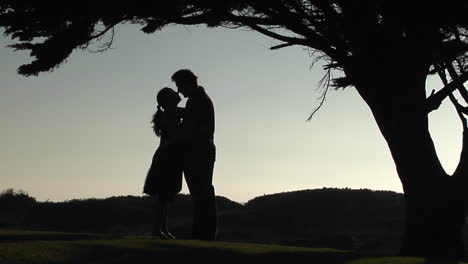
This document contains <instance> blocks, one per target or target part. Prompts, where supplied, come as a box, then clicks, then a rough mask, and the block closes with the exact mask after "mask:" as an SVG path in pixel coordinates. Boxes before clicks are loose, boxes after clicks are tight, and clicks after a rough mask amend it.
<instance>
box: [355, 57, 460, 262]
mask: <svg viewBox="0 0 468 264" xmlns="http://www.w3.org/2000/svg"><path fill="white" fill-rule="evenodd" d="M361 66H363V65H361ZM376 68H377V67H376ZM395 68H397V67H395ZM381 69H382V68H381ZM400 69H401V68H400ZM414 69H415V68H413V70H411V69H409V68H408V71H406V72H405V71H404V70H403V74H402V73H401V72H399V73H397V74H395V73H393V74H388V73H376V72H375V71H370V72H373V73H374V74H370V75H372V76H373V77H371V78H369V77H367V78H358V79H360V80H366V81H365V82H361V83H357V84H356V85H355V86H356V88H357V90H358V92H359V93H360V95H361V96H362V98H363V99H364V100H365V101H366V103H367V104H368V105H369V107H370V109H371V111H372V113H373V115H374V118H375V120H376V122H377V124H378V126H379V129H380V131H381V133H382V135H383V136H384V138H385V140H386V141H387V144H388V146H389V149H390V152H391V154H392V157H393V160H394V161H395V165H396V169H397V172H398V175H399V177H400V180H401V182H402V185H403V190H404V193H405V204H406V224H405V231H404V235H403V240H402V247H401V254H402V255H404V256H423V257H438V258H458V257H460V256H462V255H463V239H462V229H463V225H464V217H465V208H466V206H465V195H464V194H463V187H464V186H465V184H461V181H459V180H458V179H459V178H464V177H453V176H448V175H447V174H446V172H445V171H444V169H443V167H442V165H441V163H440V161H439V159H438V157H437V153H436V150H435V147H434V143H433V141H432V138H431V136H430V133H429V127H428V114H427V113H426V110H425V107H424V106H425V99H426V95H425V79H426V72H424V71H420V72H419V73H418V71H417V70H414ZM384 72H386V71H384ZM367 74H368V75H367V76H369V70H368V71H367ZM347 75H348V73H347ZM371 83H372V84H373V86H378V89H376V88H377V87H371V85H370V84H371Z"/></svg>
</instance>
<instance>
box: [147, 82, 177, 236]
mask: <svg viewBox="0 0 468 264" xmlns="http://www.w3.org/2000/svg"><path fill="white" fill-rule="evenodd" d="M156 99H157V102H158V110H157V111H156V113H155V114H154V116H153V121H152V123H153V129H154V133H155V134H156V135H157V136H158V137H160V138H161V139H160V143H159V147H158V148H157V150H156V152H155V153H154V156H153V161H152V163H151V167H150V169H149V171H148V174H147V176H146V180H145V185H144V188H143V192H144V193H146V194H149V195H151V196H153V197H154V200H155V201H154V213H155V217H154V222H153V231H152V236H157V237H162V238H174V236H173V235H172V234H171V233H170V232H169V230H168V228H167V219H168V205H169V202H171V201H173V200H174V198H175V197H176V195H177V193H179V192H180V190H181V189H182V168H181V166H180V162H178V159H177V155H178V149H179V148H178V147H177V144H176V142H175V137H176V135H177V133H178V128H179V125H180V122H181V114H182V113H181V111H182V110H183V108H179V107H177V104H178V103H179V102H180V101H181V99H180V97H179V94H178V93H177V92H176V91H174V90H172V89H171V88H168V87H165V88H163V89H161V90H160V91H159V92H158V94H157V98H156Z"/></svg>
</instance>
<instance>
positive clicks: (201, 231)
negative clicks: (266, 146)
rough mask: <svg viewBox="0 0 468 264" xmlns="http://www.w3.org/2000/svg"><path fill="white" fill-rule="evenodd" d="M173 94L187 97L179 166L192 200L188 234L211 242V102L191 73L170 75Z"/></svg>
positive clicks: (213, 211) (213, 222)
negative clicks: (190, 231)
mask: <svg viewBox="0 0 468 264" xmlns="http://www.w3.org/2000/svg"><path fill="white" fill-rule="evenodd" d="M172 81H174V82H175V83H176V86H177V91H178V92H179V93H181V94H182V95H183V96H184V97H187V98H188V100H187V103H186V105H185V111H184V114H183V117H182V125H181V131H182V135H183V138H184V140H183V146H182V148H183V149H182V164H183V170H184V176H185V180H186V182H187V185H188V188H189V191H190V194H191V195H192V201H193V223H192V235H193V238H194V239H202V240H214V239H215V238H216V232H217V215H216V201H215V190H214V186H213V169H214V163H215V159H216V147H215V144H214V131H215V114H214V107H213V102H212V101H211V99H210V97H209V96H208V95H207V94H206V92H205V89H204V88H203V87H201V86H199V85H198V82H197V76H195V74H193V72H192V71H190V70H187V69H182V70H179V71H177V72H176V73H174V74H173V75H172Z"/></svg>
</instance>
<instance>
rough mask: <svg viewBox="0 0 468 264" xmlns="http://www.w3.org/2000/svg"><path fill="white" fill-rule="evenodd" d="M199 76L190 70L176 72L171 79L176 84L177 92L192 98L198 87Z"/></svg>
mask: <svg viewBox="0 0 468 264" xmlns="http://www.w3.org/2000/svg"><path fill="white" fill-rule="evenodd" d="M197 78H198V77H197V76H196V75H195V74H194V73H193V72H192V71H191V70H188V69H182V70H178V71H176V72H175V73H174V74H173V75H172V77H171V79H172V81H173V82H175V83H176V86H177V91H178V92H179V93H181V94H182V95H183V96H184V97H190V95H191V94H192V92H193V91H194V90H195V89H196V88H197V87H198V82H197Z"/></svg>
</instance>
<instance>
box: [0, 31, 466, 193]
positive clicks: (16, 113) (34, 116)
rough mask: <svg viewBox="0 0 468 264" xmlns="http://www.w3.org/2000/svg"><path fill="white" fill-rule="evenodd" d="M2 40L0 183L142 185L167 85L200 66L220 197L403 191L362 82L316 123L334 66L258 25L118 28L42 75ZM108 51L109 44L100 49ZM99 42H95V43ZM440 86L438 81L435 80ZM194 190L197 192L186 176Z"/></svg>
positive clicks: (437, 122) (446, 124) (79, 187)
mask: <svg viewBox="0 0 468 264" xmlns="http://www.w3.org/2000/svg"><path fill="white" fill-rule="evenodd" d="M9 43H11V41H10V40H8V39H6V38H1V39H0V46H1V47H0V58H1V63H0V80H1V84H0V120H1V132H0V149H1V150H0V169H1V170H0V191H1V190H4V189H6V188H14V189H22V190H25V191H26V192H28V193H29V194H30V195H32V196H34V197H36V198H37V199H38V200H39V201H45V200H51V201H64V200H69V199H79V198H105V197H110V196H120V195H142V187H143V182H144V179H145V176H146V172H147V171H148V168H149V165H150V163H151V158H152V155H153V153H154V151H155V149H156V147H157V145H158V143H159V138H157V137H156V136H155V135H154V134H153V132H152V129H151V124H150V121H151V117H152V114H153V113H154V111H155V109H156V100H155V95H156V93H157V91H158V90H159V89H161V88H162V87H164V86H169V87H172V88H175V84H174V83H173V82H171V80H170V77H171V75H172V73H174V72H175V71H177V70H178V69H181V68H189V69H192V71H193V72H195V74H197V75H198V76H199V83H200V85H202V86H204V87H205V89H206V90H207V92H208V94H209V95H210V96H211V98H212V100H213V101H214V104H215V111H216V132H215V143H216V146H217V161H216V164H215V174H214V185H215V188H216V194H217V195H221V196H225V197H227V198H229V199H231V200H234V201H237V202H247V201H248V200H250V199H252V198H254V197H256V196H260V195H263V194H272V193H278V192H286V191H295V190H303V189H314V188H322V187H337V188H345V187H349V188H353V189H357V188H368V189H373V190H392V191H397V192H402V188H401V183H400V181H399V179H398V176H397V173H396V170H395V166H394V163H393V160H392V159H391V156H390V152H389V150H388V147H387V145H386V142H385V141H384V139H383V137H382V135H381V134H380V132H379V130H378V128H377V126H376V124H375V121H374V119H373V117H372V115H371V112H370V111H369V109H368V107H367V105H365V103H364V101H363V100H362V99H361V98H360V97H359V96H358V94H357V92H356V91H355V89H354V88H348V89H346V90H343V91H342V90H339V91H332V92H330V93H329V94H328V97H327V100H326V102H325V104H324V106H323V107H322V109H321V110H320V111H319V112H318V113H317V114H316V115H315V116H314V118H313V119H312V121H310V122H306V119H307V117H308V116H309V114H310V113H311V111H312V110H313V109H314V108H315V107H316V106H317V105H318V100H317V99H318V98H319V96H320V95H321V92H320V90H318V81H319V80H320V79H321V78H322V76H323V75H324V74H325V72H324V71H323V70H322V68H321V66H320V63H318V64H316V65H315V66H314V67H313V68H312V69H310V64H311V62H312V60H313V58H311V57H310V56H309V54H308V52H307V51H306V50H304V49H303V48H301V47H289V48H284V49H280V50H276V51H271V50H269V47H270V46H274V45H276V44H279V43H278V42H276V41H274V40H271V39H269V38H267V37H264V36H261V35H260V34H258V33H255V32H251V31H245V30H244V31H241V30H228V29H224V28H219V29H206V28H205V27H203V26H200V27H182V26H175V27H169V28H166V29H164V30H163V31H161V32H157V33H156V34H151V35H145V34H144V33H142V32H141V31H139V29H138V27H136V26H132V25H121V26H118V27H117V29H116V36H115V42H114V45H113V47H114V49H112V50H110V51H107V52H105V53H97V54H96V53H90V52H89V51H80V50H79V51H76V52H75V53H74V54H73V55H72V56H71V57H70V58H69V59H68V60H67V62H66V63H65V64H63V65H62V66H61V67H60V68H58V69H56V70H55V71H54V72H51V73H43V74H40V75H39V76H38V77H23V76H20V75H18V74H16V69H17V67H18V66H19V65H20V64H24V63H26V62H29V61H30V60H31V59H30V58H29V57H28V56H27V54H26V53H24V52H23V53H18V52H16V53H15V52H12V50H11V49H9V48H6V47H5V46H6V45H7V44H9ZM94 48H95V49H97V47H94ZM91 49H92V48H91ZM438 88H440V82H439V81H438V80H437V79H436V78H435V79H430V80H429V81H428V90H431V89H438ZM430 118H431V119H430V120H431V124H430V125H431V131H432V134H433V138H434V141H435V142H436V146H437V151H438V153H439V155H440V156H439V157H440V159H441V160H442V162H443V164H444V167H445V168H446V170H447V172H449V173H451V172H453V170H454V169H455V167H456V165H457V163H458V159H459V153H460V148H461V126H460V124H459V122H460V121H459V120H458V117H457V116H456V114H455V112H454V110H453V107H452V106H451V105H450V104H449V103H448V102H444V104H443V105H442V107H441V109H440V110H439V111H437V112H433V113H431V115H430ZM182 193H188V190H187V188H186V185H185V183H184V187H183V190H182Z"/></svg>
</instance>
